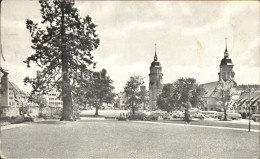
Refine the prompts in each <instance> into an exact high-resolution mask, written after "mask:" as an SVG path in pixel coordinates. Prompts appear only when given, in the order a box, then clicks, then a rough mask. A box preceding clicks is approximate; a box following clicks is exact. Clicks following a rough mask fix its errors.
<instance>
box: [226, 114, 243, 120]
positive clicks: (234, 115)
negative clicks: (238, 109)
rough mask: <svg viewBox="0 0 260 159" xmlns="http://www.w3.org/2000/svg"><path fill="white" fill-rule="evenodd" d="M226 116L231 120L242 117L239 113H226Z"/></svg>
mask: <svg viewBox="0 0 260 159" xmlns="http://www.w3.org/2000/svg"><path fill="white" fill-rule="evenodd" d="M227 116H230V118H231V119H232V120H238V119H242V116H241V114H239V113H227Z"/></svg>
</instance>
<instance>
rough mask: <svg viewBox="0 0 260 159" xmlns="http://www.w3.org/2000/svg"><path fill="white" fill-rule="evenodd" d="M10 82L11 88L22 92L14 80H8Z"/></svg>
mask: <svg viewBox="0 0 260 159" xmlns="http://www.w3.org/2000/svg"><path fill="white" fill-rule="evenodd" d="M8 83H9V88H10V87H11V88H13V89H14V90H15V91H17V92H20V91H21V90H20V89H19V87H18V86H17V85H16V84H14V83H13V82H10V81H8Z"/></svg>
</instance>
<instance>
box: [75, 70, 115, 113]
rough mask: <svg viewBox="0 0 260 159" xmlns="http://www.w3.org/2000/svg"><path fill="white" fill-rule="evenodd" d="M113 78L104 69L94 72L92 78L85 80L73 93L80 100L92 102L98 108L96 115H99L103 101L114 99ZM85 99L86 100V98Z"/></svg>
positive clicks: (108, 101) (107, 101)
mask: <svg viewBox="0 0 260 159" xmlns="http://www.w3.org/2000/svg"><path fill="white" fill-rule="evenodd" d="M112 84H113V80H112V79H111V78H110V77H109V76H107V71H106V70H105V69H103V70H102V71H101V72H96V73H93V76H92V78H91V80H90V81H89V80H85V81H84V83H83V84H82V85H80V87H78V88H77V90H78V91H76V92H75V93H73V95H74V96H75V97H77V99H79V98H80V99H79V100H78V101H80V102H83V103H85V104H86V103H87V102H88V103H91V104H93V106H94V107H95V108H96V113H95V115H98V110H99V109H100V107H101V105H102V103H103V102H106V103H110V102H112V100H113V99H114V93H113V90H114V86H113V85H112ZM84 99H85V100H84Z"/></svg>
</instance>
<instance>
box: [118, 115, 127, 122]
mask: <svg viewBox="0 0 260 159" xmlns="http://www.w3.org/2000/svg"><path fill="white" fill-rule="evenodd" d="M116 119H117V120H123V121H125V120H126V117H122V116H120V117H117V118H116Z"/></svg>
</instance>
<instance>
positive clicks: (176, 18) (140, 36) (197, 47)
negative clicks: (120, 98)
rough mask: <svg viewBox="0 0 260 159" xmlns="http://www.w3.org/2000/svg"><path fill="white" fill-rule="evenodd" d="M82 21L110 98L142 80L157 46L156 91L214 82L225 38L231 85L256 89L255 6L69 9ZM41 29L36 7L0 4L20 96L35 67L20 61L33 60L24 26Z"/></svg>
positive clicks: (96, 4)
mask: <svg viewBox="0 0 260 159" xmlns="http://www.w3.org/2000/svg"><path fill="white" fill-rule="evenodd" d="M75 6H76V7H77V8H78V9H79V13H80V15H81V16H82V17H85V16H87V15H89V16H90V17H92V20H93V22H94V23H95V24H96V25H98V27H97V33H98V36H99V38H100V45H99V47H98V48H97V49H96V50H95V51H93V52H92V54H93V56H94V60H95V61H96V62H97V68H96V71H100V70H101V69H102V68H106V69H107V71H108V75H109V76H110V77H111V78H112V80H113V81H114V86H115V92H120V91H123V87H124V85H125V83H126V81H127V80H128V79H129V77H130V76H132V75H133V74H135V75H141V76H143V77H145V86H146V87H147V88H148V84H149V83H148V81H149V76H148V74H149V67H150V65H151V62H152V61H153V58H154V50H155V48H154V44H155V43H156V44H157V55H158V60H159V61H160V62H161V65H162V73H163V83H171V82H174V81H175V80H176V79H178V78H181V77H185V78H188V77H193V78H195V79H197V81H198V83H200V84H202V83H207V82H213V81H217V80H218V72H219V65H220V61H221V59H222V58H223V57H224V51H225V38H227V48H228V51H229V56H230V58H231V59H232V61H233V64H234V71H235V81H236V82H237V83H238V84H260V72H259V68H260V57H259V35H260V34H259V2H257V1H249V2H246V1H216V2H214V1H198V2H189V1H124V2H122V1H92V2H89V1H88V2H87V1H76V2H75ZM27 19H31V20H33V21H34V22H38V23H40V22H41V20H42V18H41V14H40V5H39V3H38V1H14V0H12V1H3V2H2V5H1V43H2V52H3V54H4V58H5V61H4V60H3V59H2V58H1V65H2V67H3V68H4V69H6V70H8V72H9V75H8V77H9V80H10V81H12V82H14V83H16V84H17V85H18V87H19V88H20V89H22V90H25V91H30V90H31V86H25V85H24V84H23V79H24V77H26V76H30V77H35V75H36V70H37V68H36V67H31V68H27V67H26V64H24V63H23V61H24V60H25V59H26V58H27V57H28V56H30V55H31V54H34V50H33V49H31V37H30V34H29V31H28V30H27V29H26V25H25V22H26V20H27Z"/></svg>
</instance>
